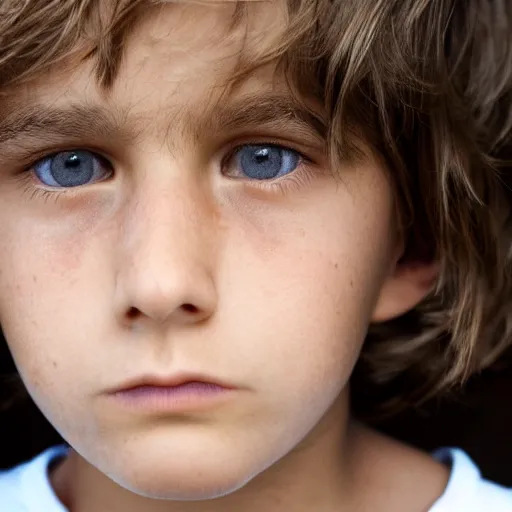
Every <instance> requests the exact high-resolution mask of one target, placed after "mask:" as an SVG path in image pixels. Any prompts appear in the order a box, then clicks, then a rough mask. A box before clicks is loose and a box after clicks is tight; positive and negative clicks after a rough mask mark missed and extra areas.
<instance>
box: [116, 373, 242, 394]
mask: <svg viewBox="0 0 512 512" xmlns="http://www.w3.org/2000/svg"><path fill="white" fill-rule="evenodd" d="M187 382H204V383H206V384H215V385H217V386H221V387H223V388H226V389H235V388H236V386H234V385H233V384H230V383H229V382H225V381H223V380H220V379H217V378H215V377H211V376H208V375H204V374H201V373H194V372H180V373H173V374H170V375H150V374H146V375H142V376H139V377H135V378H132V379H129V380H127V381H125V382H124V383H123V384H121V385H120V386H118V387H116V388H114V389H112V390H111V391H110V392H111V393H119V392H120V391H129V390H130V389H135V388H138V387H142V386H155V387H175V386H180V385H182V384H186V383H187Z"/></svg>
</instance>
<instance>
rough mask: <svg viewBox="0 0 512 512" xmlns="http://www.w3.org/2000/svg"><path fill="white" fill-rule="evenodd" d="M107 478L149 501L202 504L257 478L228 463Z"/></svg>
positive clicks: (155, 469)
mask: <svg viewBox="0 0 512 512" xmlns="http://www.w3.org/2000/svg"><path fill="white" fill-rule="evenodd" d="M107 476H109V478H111V479H112V480H113V481H114V482H115V483H116V484H118V485H120V486H121V487H123V488H125V489H127V490H128V491H130V492H132V493H134V494H137V495H139V496H143V497H145V498H151V499H158V500H169V501H201V500H211V499H215V498H220V497H222V496H226V495H228V494H231V493H233V492H236V491H237V490H239V489H241V488H242V487H244V486H245V485H246V484H247V483H248V482H249V481H250V480H252V478H253V477H254V476H255V475H254V474H251V475H247V474H246V473H243V474H241V473H240V471H239V469H238V468H231V467H230V466H228V465H226V464H225V462H220V461H219V462H218V463H217V464H215V465H214V466H213V465H212V464H211V463H208V464H201V463H200V461H195V463H194V464H182V465H180V464H178V463H176V461H173V462H171V463H169V464H168V465H167V466H166V467H158V466H152V467H151V468H150V467H148V468H147V470H146V471H145V470H144V469H143V468H139V470H138V471H137V472H130V473H129V474H126V473H124V474H114V473H110V474H108V475H107Z"/></svg>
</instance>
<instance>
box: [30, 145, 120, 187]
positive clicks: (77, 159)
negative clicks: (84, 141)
mask: <svg viewBox="0 0 512 512" xmlns="http://www.w3.org/2000/svg"><path fill="white" fill-rule="evenodd" d="M33 169H34V173H35V175H36V176H37V178H38V179H39V180H40V181H41V183H43V184H44V185H47V186H49V187H59V188H71V187H79V186H82V185H88V184H90V183H95V182H97V181H102V180H104V179H106V178H108V177H109V176H110V175H111V174H112V168H111V166H110V164H109V163H108V162H107V161H106V159H105V158H102V157H101V156H99V155H96V154H94V153H92V152H90V151H85V150H77V151H63V152H61V153H56V154H54V155H52V156H48V157H46V158H43V159H42V160H39V162H37V163H36V164H35V165H34V166H33Z"/></svg>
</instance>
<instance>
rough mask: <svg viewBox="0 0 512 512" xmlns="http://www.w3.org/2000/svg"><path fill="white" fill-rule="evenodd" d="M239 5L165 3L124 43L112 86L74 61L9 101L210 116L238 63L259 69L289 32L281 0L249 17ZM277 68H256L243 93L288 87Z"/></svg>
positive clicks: (256, 7) (254, 6)
mask: <svg viewBox="0 0 512 512" xmlns="http://www.w3.org/2000/svg"><path fill="white" fill-rule="evenodd" d="M237 5H238V3H237V2H213V1H212V2H205V3H202V4H196V3H187V2H185V3H179V4H178V3H173V2H166V3H162V4H158V5H152V6H150V7H145V8H144V10H143V11H142V14H141V15H140V16H139V17H138V18H137V22H136V24H135V25H134V27H133V30H132V31H131V32H130V33H129V34H128V36H127V38H126V40H125V43H124V53H123V55H124V58H123V61H122V64H121V66H120V69H119V73H118V74H117V77H116V80H115V82H114V84H113V86H112V87H111V88H109V89H108V90H104V89H102V88H101V87H100V85H99V84H98V82H97V80H96V77H95V73H94V65H95V64H94V62H93V61H92V59H89V60H88V61H86V62H84V63H82V62H80V63H79V62H78V61H77V60H75V61H72V60H70V61H69V62H67V63H65V64H64V65H60V66H59V67H56V68H54V69H52V71H51V72H49V73H46V74H45V75H43V76H41V77H40V78H38V79H37V80H36V81H32V82H28V83H27V84H24V85H23V86H18V87H17V88H16V90H15V91H14V94H13V95H12V96H11V97H12V99H13V100H14V103H15V104H19V103H23V104H25V105H26V104H31V103H33V104H41V103H43V104H49V103H51V104H52V105H53V106H56V107H60V106H62V105H65V104H67V103H69V102H76V100H78V99H79V100H80V101H81V102H82V103H84V102H85V103H91V104H98V103H100V104H102V105H104V106H107V107H115V108H116V110H118V111H120V112H126V111H130V114H131V115H133V116H136V117H139V118H140V117H149V118H151V119H154V116H155V115H156V114H159V115H170V112H167V111H166V110H167V109H174V110H176V109H178V110H181V111H184V110H185V109H187V110H191V112H189V113H188V115H189V116H190V115H193V114H194V111H196V112H204V110H205V109H207V108H209V107H212V105H214V104H215V102H216V101H217V100H218V99H220V98H221V97H223V96H225V93H226V90H227V85H228V84H229V83H230V79H231V78H232V77H233V75H234V73H235V72H236V71H237V69H238V67H239V65H240V64H241V63H242V62H244V60H245V61H251V62H254V63H256V64H257V63H258V55H264V54H265V52H266V49H268V48H270V47H272V46H273V44H275V43H276V41H277V40H278V39H279V38H280V37H281V35H282V33H283V30H284V28H285V27H286V5H285V4H284V3H282V2H278V1H276V2H259V1H254V2H247V3H244V6H245V7H244V9H245V12H244V15H243V17H242V18H243V19H241V17H240V13H239V12H238V11H239V8H237ZM275 71H276V69H275V64H270V65H266V66H262V67H258V68H257V69H255V71H254V72H253V73H251V74H250V75H249V76H248V77H247V79H246V80H244V81H243V82H241V83H240V84H239V87H238V88H237V94H238V95H241V96H243V95H245V94H249V93H253V92H255V91H260V90H263V89H265V90H269V89H272V90H276V89H280V90H283V89H284V84H283V82H282V81H281V80H279V78H278V77H277V75H276V73H275ZM7 97H9V95H8V96H7ZM7 106H8V105H7V104H6V105H5V107H7ZM8 110H9V109H8V108H5V109H4V112H5V111H8ZM176 113H177V112H175V113H174V114H176Z"/></svg>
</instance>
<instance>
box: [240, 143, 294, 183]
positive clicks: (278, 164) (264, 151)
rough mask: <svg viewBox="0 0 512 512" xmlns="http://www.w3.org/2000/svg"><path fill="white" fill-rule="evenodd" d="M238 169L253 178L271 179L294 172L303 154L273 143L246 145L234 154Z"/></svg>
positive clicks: (245, 175)
mask: <svg viewBox="0 0 512 512" xmlns="http://www.w3.org/2000/svg"><path fill="white" fill-rule="evenodd" d="M234 159H235V163H236V168H237V171H238V172H240V173H242V174H243V175H244V177H247V178H250V179H253V180H271V179H273V178H279V177H281V176H284V175H286V174H289V173H291V172H293V171H294V170H295V169H296V168H297V166H298V165H299V162H300V160H301V156H300V154H299V153H297V151H294V150H293V149H287V148H284V147H281V146H275V145H272V144H257V145H246V146H242V147H240V148H238V149H237V150H236V152H235V154H234Z"/></svg>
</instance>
